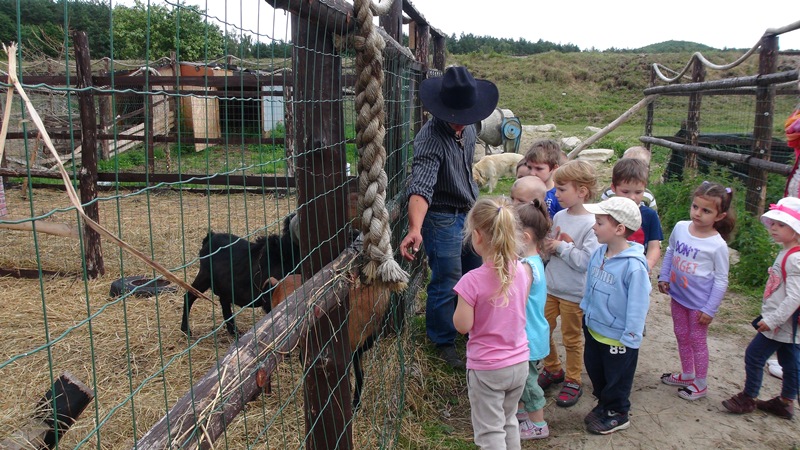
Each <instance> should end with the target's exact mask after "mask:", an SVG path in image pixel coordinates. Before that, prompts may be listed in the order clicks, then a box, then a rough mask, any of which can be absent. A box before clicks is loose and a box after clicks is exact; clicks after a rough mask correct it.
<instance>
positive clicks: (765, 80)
mask: <svg viewBox="0 0 800 450" xmlns="http://www.w3.org/2000/svg"><path fill="white" fill-rule="evenodd" d="M798 74H800V69H795V70H789V71H786V72H777V73H771V74H767V75H752V76H749V77H734V78H725V79H724V80H714V81H704V82H702V83H684V84H671V85H668V86H655V87H651V88H647V89H645V90H644V95H651V94H663V95H667V94H676V93H680V94H684V95H688V94H690V93H692V92H700V91H708V90H714V89H732V88H737V87H742V86H771V85H774V84H778V83H785V82H790V81H794V82H795V83H796V82H797V78H798Z"/></svg>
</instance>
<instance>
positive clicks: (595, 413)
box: [583, 404, 605, 425]
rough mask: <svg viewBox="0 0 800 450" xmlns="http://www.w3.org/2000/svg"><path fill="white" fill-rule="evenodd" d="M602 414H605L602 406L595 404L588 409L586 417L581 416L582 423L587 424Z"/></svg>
mask: <svg viewBox="0 0 800 450" xmlns="http://www.w3.org/2000/svg"><path fill="white" fill-rule="evenodd" d="M603 414H605V411H604V410H603V407H602V406H600V404H598V405H597V406H595V407H594V408H592V410H591V411H589V414H587V415H586V417H584V418H583V423H584V425H589V424H590V423H592V422H594V421H595V420H598V419H600V418H601V417H603Z"/></svg>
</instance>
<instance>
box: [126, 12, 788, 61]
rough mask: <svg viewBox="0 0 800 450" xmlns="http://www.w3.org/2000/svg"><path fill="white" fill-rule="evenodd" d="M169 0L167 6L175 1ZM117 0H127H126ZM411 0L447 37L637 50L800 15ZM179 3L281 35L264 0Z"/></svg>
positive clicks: (725, 43) (744, 31)
mask: <svg viewBox="0 0 800 450" xmlns="http://www.w3.org/2000/svg"><path fill="white" fill-rule="evenodd" d="M146 1H147V0H145V3H146ZM153 1H158V0H153ZM168 1H169V3H172V4H174V3H175V2H176V1H177V0H168ZM374 1H377V0H374ZM383 1H384V2H385V1H386V0H383ZM397 1H400V0H397ZM122 2H123V3H128V4H129V3H132V0H123V1H122ZM411 2H412V3H413V4H414V6H415V7H416V8H417V10H418V11H419V12H421V13H422V15H423V16H424V17H425V18H426V19H427V20H428V22H429V23H430V24H431V25H432V26H433V27H435V28H437V29H439V30H440V31H442V32H443V33H444V34H446V35H447V36H450V35H452V34H455V35H456V36H460V35H461V33H464V34H470V33H471V34H473V35H476V36H492V37H497V38H510V39H515V40H516V39H520V38H524V39H526V40H528V41H533V42H535V41H538V40H539V39H543V40H545V41H550V42H554V43H561V44H575V45H577V46H578V47H580V48H581V49H582V50H587V49H591V48H595V49H598V50H606V49H608V48H611V47H614V48H639V47H644V46H646V45H649V44H655V43H658V42H663V41H668V40H678V41H693V42H698V43H701V44H705V45H709V46H712V47H715V48H725V47H727V48H750V47H752V46H753V45H755V44H756V43H757V42H758V40H759V38H760V37H761V35H762V34H764V31H765V30H766V29H768V28H781V27H784V26H787V25H791V24H793V23H795V22H797V21H800V14H797V13H796V11H798V8H797V7H796V5H797V3H796V2H794V1H790V0H767V1H764V2H763V3H761V2H756V3H744V4H743V3H741V2H732V1H726V2H722V1H719V0H672V1H669V2H650V3H646V2H642V1H633V0H617V1H614V2H602V1H587V0H549V1H544V2H539V1H531V0H411ZM186 3H187V4H194V5H198V6H199V7H200V9H201V10H206V9H207V10H208V12H209V14H211V15H215V16H217V17H220V18H221V19H225V21H226V22H228V23H229V24H234V25H236V26H241V27H243V28H246V29H252V30H256V28H257V27H258V29H259V30H260V33H261V34H268V35H275V36H276V37H277V38H282V39H286V38H287V36H286V23H287V16H286V14H285V13H284V12H283V11H281V10H278V11H273V10H272V8H271V7H269V5H268V4H267V3H266V2H265V1H264V0H186ZM241 7H243V8H244V11H245V13H244V14H242V13H241V9H240V8H241ZM226 8H227V11H226ZM226 12H227V16H226ZM226 17H227V19H226ZM406 32H407V28H406ZM779 44H780V48H781V49H782V50H788V49H800V30H797V31H793V32H790V33H787V34H784V35H781V37H780V38H779Z"/></svg>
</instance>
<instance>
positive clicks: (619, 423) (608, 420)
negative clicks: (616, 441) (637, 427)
mask: <svg viewBox="0 0 800 450" xmlns="http://www.w3.org/2000/svg"><path fill="white" fill-rule="evenodd" d="M629 426H631V421H630V420H629V419H628V413H618V412H615V411H606V412H605V414H603V415H602V416H601V417H598V418H597V420H593V421H592V422H590V423H589V425H587V426H586V430H587V431H589V433H594V434H611V433H613V432H615V431H619V430H624V429H626V428H628V427H629Z"/></svg>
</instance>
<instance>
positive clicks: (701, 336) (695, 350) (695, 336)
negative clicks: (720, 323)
mask: <svg viewBox="0 0 800 450" xmlns="http://www.w3.org/2000/svg"><path fill="white" fill-rule="evenodd" d="M700 314H702V312H701V311H700V310H697V309H689V308H687V307H685V306H683V305H681V304H680V303H678V302H676V301H675V300H674V299H673V300H672V324H673V328H674V330H675V338H676V339H677V340H678V354H679V355H680V357H681V370H682V371H683V373H687V374H688V373H694V376H695V378H700V379H705V378H706V377H707V376H708V342H706V336H708V325H700V323H698V322H697V319H698V318H699V317H700Z"/></svg>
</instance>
